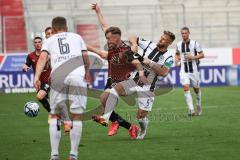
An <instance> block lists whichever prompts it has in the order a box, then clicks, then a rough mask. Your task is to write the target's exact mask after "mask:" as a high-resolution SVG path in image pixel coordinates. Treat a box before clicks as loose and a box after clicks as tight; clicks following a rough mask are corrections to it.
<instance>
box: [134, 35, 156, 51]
mask: <svg viewBox="0 0 240 160" xmlns="http://www.w3.org/2000/svg"><path fill="white" fill-rule="evenodd" d="M151 43H152V41H148V40H145V39H143V38H139V37H138V38H137V44H138V46H139V47H140V48H141V49H142V50H146V49H147V48H148V47H149V45H150V44H151Z"/></svg>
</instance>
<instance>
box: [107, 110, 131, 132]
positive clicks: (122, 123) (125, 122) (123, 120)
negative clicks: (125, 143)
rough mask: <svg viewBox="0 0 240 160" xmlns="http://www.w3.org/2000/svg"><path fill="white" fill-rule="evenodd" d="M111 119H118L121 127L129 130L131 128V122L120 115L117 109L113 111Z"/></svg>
mask: <svg viewBox="0 0 240 160" xmlns="http://www.w3.org/2000/svg"><path fill="white" fill-rule="evenodd" d="M109 120H110V121H111V122H115V121H117V122H118V123H119V125H120V126H121V127H124V128H126V129H127V130H129V128H130V127H131V123H129V122H127V121H126V120H125V119H123V118H122V117H121V116H120V115H118V114H117V113H116V112H115V111H113V112H112V114H111V116H110V119H109Z"/></svg>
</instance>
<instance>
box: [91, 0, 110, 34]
mask: <svg viewBox="0 0 240 160" xmlns="http://www.w3.org/2000/svg"><path fill="white" fill-rule="evenodd" d="M92 10H94V11H95V12H96V14H97V17H98V21H99V22H100V25H101V27H102V30H103V32H104V33H105V32H106V30H107V29H108V24H107V22H106V20H105V18H104V17H103V14H102V12H101V9H100V7H99V6H98V4H97V3H94V4H92Z"/></svg>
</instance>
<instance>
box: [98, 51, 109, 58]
mask: <svg viewBox="0 0 240 160" xmlns="http://www.w3.org/2000/svg"><path fill="white" fill-rule="evenodd" d="M99 55H100V56H101V58H103V59H107V57H108V52H107V51H99Z"/></svg>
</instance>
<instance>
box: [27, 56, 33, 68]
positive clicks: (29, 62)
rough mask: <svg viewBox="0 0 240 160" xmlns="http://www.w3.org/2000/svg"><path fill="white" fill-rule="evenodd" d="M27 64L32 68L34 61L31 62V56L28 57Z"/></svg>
mask: <svg viewBox="0 0 240 160" xmlns="http://www.w3.org/2000/svg"><path fill="white" fill-rule="evenodd" d="M25 64H26V65H27V66H28V67H31V66H32V61H31V58H30V56H29V55H28V56H27V58H26V62H25Z"/></svg>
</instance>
